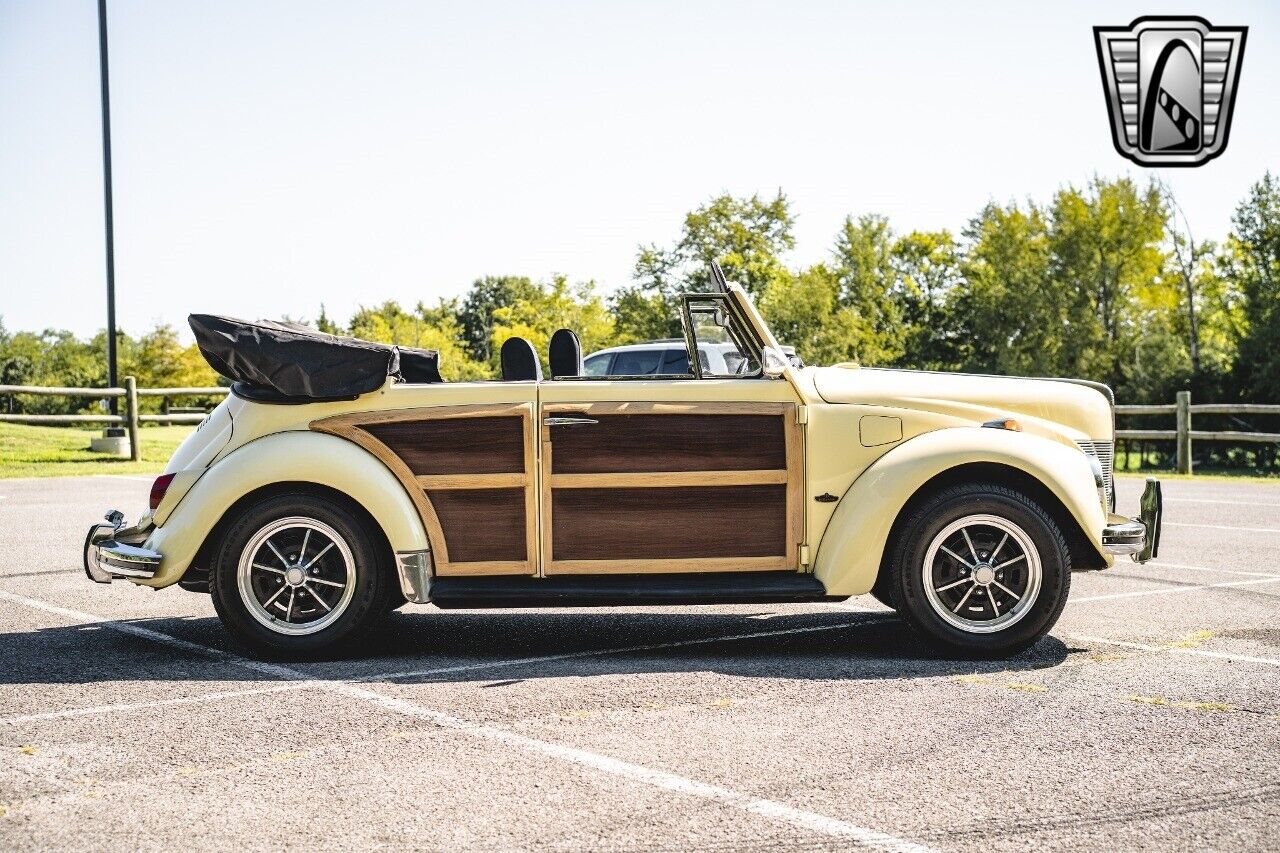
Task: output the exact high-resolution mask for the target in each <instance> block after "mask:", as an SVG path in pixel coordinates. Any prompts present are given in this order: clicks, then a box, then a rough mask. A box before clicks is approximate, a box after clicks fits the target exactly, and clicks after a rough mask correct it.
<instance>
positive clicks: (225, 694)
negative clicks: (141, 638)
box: [0, 681, 305, 724]
mask: <svg viewBox="0 0 1280 853" xmlns="http://www.w3.org/2000/svg"><path fill="white" fill-rule="evenodd" d="M303 686H305V683H304V684H298V683H296V682H292V681H291V682H289V683H287V684H276V685H273V686H271V687H253V688H250V689H247V690H220V691H218V692H217V693H201V694H199V695H198V696H182V697H179V698H177V699H156V700H154V701H151V702H120V703H118V704H115V705H91V706H89V707H85V708H65V709H63V710H61V711H40V712H38V713H35V714H18V715H17V716H15V717H0V723H11V724H12V723H30V722H35V721H38V720H60V719H64V718H67V717H90V716H93V715H95V714H122V713H128V712H129V711H142V710H146V709H148V708H163V707H165V706H166V705H196V704H199V703H201V702H217V701H219V700H221V699H234V698H236V697H238V696H255V695H258V694H261V693H283V692H285V691H286V690H297V689H298V688H300V687H303Z"/></svg>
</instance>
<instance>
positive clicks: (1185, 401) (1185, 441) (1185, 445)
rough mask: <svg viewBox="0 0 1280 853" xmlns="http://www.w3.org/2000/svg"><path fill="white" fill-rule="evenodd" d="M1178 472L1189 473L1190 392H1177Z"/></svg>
mask: <svg viewBox="0 0 1280 853" xmlns="http://www.w3.org/2000/svg"><path fill="white" fill-rule="evenodd" d="M1178 473H1179V474H1190V473H1191V392H1190V391H1179V392H1178Z"/></svg>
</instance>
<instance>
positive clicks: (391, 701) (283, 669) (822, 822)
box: [0, 591, 933, 853]
mask: <svg viewBox="0 0 1280 853" xmlns="http://www.w3.org/2000/svg"><path fill="white" fill-rule="evenodd" d="M0 599H3V600H5V601H9V602H12V603H15V604H23V605H26V606H28V607H33V608H35V609H37V610H43V611H45V612H47V613H54V614H58V615H60V616H64V617H66V618H69V619H73V620H75V621H77V622H80V623H97V624H101V625H102V626H103V627H106V628H110V629H113V630H119V631H123V632H125V633H128V634H133V635H135V636H139V637H145V638H147V639H149V640H154V641H155V642H158V643H163V644H165V645H170V646H174V647H176V648H182V649H199V650H202V651H203V652H204V653H206V654H209V655H211V656H213V657H216V658H220V659H222V660H225V661H227V662H228V663H231V664H234V665H236V666H240V667H243V668H245V669H249V670H253V671H255V672H263V673H267V674H270V675H275V676H276V677H279V678H285V679H290V680H297V681H310V682H312V683H314V685H315V686H316V687H318V688H321V689H324V690H328V691H330V692H332V693H337V694H339V695H343V696H348V697H351V698H355V699H361V700H364V701H366V702H370V703H372V704H374V705H377V706H378V707H380V708H384V709H386V710H389V711H393V712H395V713H399V714H403V715H406V716H410V717H415V718H417V719H425V720H429V721H431V722H433V723H435V724H436V725H438V726H443V727H445V728H449V729H452V730H454V731H457V732H460V733H462V734H466V735H469V736H471V737H475V738H480V739H483V740H489V741H494V742H497V743H502V744H506V745H507V746H514V747H517V748H519V749H523V750H525V751H527V752H536V753H539V754H542V755H545V756H548V757H550V758H556V759H559V760H561V761H566V762H569V763H572V764H576V765H578V766H581V767H589V768H592V769H595V770H599V771H602V772H605V773H609V774H611V775H614V776H620V777H623V778H626V779H631V780H633V781H637V782H642V783H644V784H647V785H650V786H653V787H656V788H662V789H665V790H668V791H674V792H676V793H681V794H685V795H688V796H694V797H699V798H701V799H706V800H711V801H713V802H716V803H719V804H721V805H725V806H729V807H731V808H736V809H739V810H741V811H746V812H750V813H752V814H756V815H759V816H761V817H765V818H769V819H771V820H776V821H780V822H782V823H787V824H790V825H792V826H795V827H797V828H800V829H807V830H809V831H810V832H815V833H818V834H821V835H826V836H829V837H833V838H843V839H846V840H848V841H852V842H854V843H856V844H860V845H862V846H864V847H870V848H873V849H876V850H886V851H900V853H933V851H932V848H929V847H926V846H924V845H920V844H915V843H913V842H910V841H906V840H905V839H901V838H897V837H896V836H893V835H889V834H887V833H883V832H877V831H876V830H873V829H868V828H866V827H862V826H858V825H856V824H853V823H849V822H847V821H842V820H837V819H836V818H832V817H827V816H826V815H821V814H818V813H816V812H809V811H805V810H803V809H797V808H795V807H793V806H789V805H787V804H786V803H780V802H777V801H776V800H767V799H764V798H761V797H755V796H752V795H750V794H743V793H741V792H739V791H734V790H732V789H730V788H724V787H721V786H719V785H711V784H708V783H706V782H699V781H697V780H694V779H687V778H685V777H683V776H680V775H677V774H675V773H669V772H667V771H665V770H657V769H654V768H651V767H645V766H643V765H640V764H633V763H631V762H629V761H622V760H620V759H617V758H611V757H609V756H607V755H602V754H600V753H596V752H590V751H588V750H585V749H577V748H575V747H570V746H563V745H561V744H557V743H552V742H550V741H544V740H538V739H537V738H532V737H528V736H526V735H522V734H519V733H517V732H512V731H508V730H506V729H500V728H498V727H496V726H488V725H482V724H478V723H471V722H468V721H466V720H462V719H459V718H457V717H453V716H450V715H448V714H445V713H444V712H442V711H437V710H435V709H433V708H428V707H426V706H425V705H420V704H418V703H416V702H412V701H410V700H408V699H402V698H399V697H395V696H384V695H383V694H381V693H377V692H375V691H373V690H369V689H367V688H365V687H361V686H359V685H357V684H352V683H348V682H343V681H317V680H314V679H309V678H308V677H307V675H306V673H303V672H301V671H299V670H295V669H291V668H290V667H287V666H282V665H280V664H273V663H266V662H264V661H256V660H252V659H250V658H244V657H240V656H239V655H233V654H230V653H227V652H222V651H219V650H217V649H211V648H208V647H206V646H200V645H198V644H196V643H190V642H188V641H186V640H182V639H179V638H177V637H173V636H170V635H169V634H164V633H161V632H160V631H152V630H151V629H149V628H141V627H139V626H137V625H131V624H129V623H127V622H113V621H111V620H109V619H107V618H106V617H103V616H98V615H95V614H93V613H85V612H83V611H79V610H72V609H70V608H67V607H60V606H58V605H56V604H51V603H50V602H47V601H41V600H39V599H35V598H28V597H26V596H21V595H14V594H13V593H9V592H4V591H0ZM811 627H812V626H811ZM799 630H801V629H788V630H787V631H785V632H782V631H779V632H767V633H798V632H799ZM765 633H766V632H753V634H752V636H755V635H760V634H765ZM686 642H687V641H686Z"/></svg>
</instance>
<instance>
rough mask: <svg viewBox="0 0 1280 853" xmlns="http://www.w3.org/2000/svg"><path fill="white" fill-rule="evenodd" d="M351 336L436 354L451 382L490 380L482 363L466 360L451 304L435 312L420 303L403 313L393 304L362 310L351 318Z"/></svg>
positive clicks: (438, 308)
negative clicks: (413, 308)
mask: <svg viewBox="0 0 1280 853" xmlns="http://www.w3.org/2000/svg"><path fill="white" fill-rule="evenodd" d="M349 329H350V332H351V335H352V336H353V337H357V338H363V339H365V340H370V341H380V342H382V343H388V344H396V345H398V346H406V347H416V348H419V349H431V350H435V351H436V352H438V353H439V355H440V375H441V377H443V378H444V379H445V380H447V381H450V382H466V381H471V380H476V379H488V378H491V377H492V375H493V373H492V371H491V370H490V369H489V366H488V365H487V364H486V363H485V362H481V361H476V360H475V359H473V358H470V357H469V353H468V351H467V348H466V347H465V346H464V344H463V342H462V327H461V324H460V323H459V322H458V320H457V317H456V315H455V310H454V307H453V304H452V303H450V302H441V303H439V304H438V305H436V306H435V307H434V308H428V307H427V306H425V305H423V304H422V303H418V306H417V308H416V309H415V310H413V311H406V310H405V309H404V308H402V307H401V306H400V304H399V303H398V302H396V301H394V300H388V301H386V302H384V303H382V304H381V305H378V306H375V307H372V308H361V309H360V310H358V311H357V312H356V313H355V315H354V316H353V317H352V318H351V323H350V325H349Z"/></svg>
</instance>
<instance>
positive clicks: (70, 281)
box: [0, 0, 1280, 334]
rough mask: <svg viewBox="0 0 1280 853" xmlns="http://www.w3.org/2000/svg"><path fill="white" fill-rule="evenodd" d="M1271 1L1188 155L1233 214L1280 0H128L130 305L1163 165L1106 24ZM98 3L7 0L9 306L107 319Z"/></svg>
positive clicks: (961, 215)
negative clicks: (1226, 105) (1100, 63)
mask: <svg viewBox="0 0 1280 853" xmlns="http://www.w3.org/2000/svg"><path fill="white" fill-rule="evenodd" d="M1153 13H1159V14H1178V13H1190V14H1200V15H1203V16H1205V17H1207V18H1209V20H1210V21H1211V22H1212V23H1215V24H1220V25H1239V24H1245V25H1248V26H1249V27H1250V31H1249V36H1248V44H1247V48H1246V52H1245V57H1244V65H1243V74H1242V78H1241V85H1240V94H1239V97H1238V99H1237V104H1236V111H1235V119H1234V123H1233V127H1232V131H1231V137H1230V145H1229V147H1228V149H1227V151H1226V153H1225V154H1224V155H1223V156H1222V157H1220V158H1219V159H1218V160H1215V161H1213V162H1211V163H1210V164H1208V165H1206V166H1203V167H1201V168H1198V169H1190V170H1161V173H1162V174H1163V176H1164V177H1165V178H1166V179H1167V180H1168V181H1169V183H1170V184H1171V185H1172V186H1173V188H1174V190H1175V192H1176V194H1177V195H1178V197H1179V199H1180V201H1181V203H1182V205H1183V206H1184V208H1186V210H1187V212H1188V214H1189V215H1190V218H1191V222H1192V225H1193V227H1194V229H1195V230H1196V232H1197V236H1203V237H1213V238H1220V237H1221V236H1223V235H1224V234H1225V232H1226V230H1227V227H1228V225H1229V220H1230V216H1231V212H1232V209H1233V208H1234V206H1235V204H1236V203H1237V202H1238V201H1239V200H1240V198H1241V197H1242V196H1243V195H1244V193H1245V192H1246V190H1247V189H1248V186H1249V185H1250V184H1251V183H1252V182H1254V181H1255V180H1257V179H1258V178H1260V177H1261V176H1262V174H1263V172H1264V171H1266V170H1267V169H1268V168H1269V169H1271V170H1272V171H1280V34H1278V28H1280V4H1276V3H1222V2H1215V3H1201V4H1198V5H1195V4H1188V3H1185V2H1175V0H1169V1H1168V2H1161V3H1160V4H1157V5H1156V6H1152V5H1148V4H1141V5H1140V4H1133V3H1127V2H1106V3H1076V2H1071V3H1067V2H1062V3H1058V4H1055V5H1050V4H1048V3H1027V2H1020V3H1013V2H1010V3H995V2H992V3H981V4H977V3H974V4H968V3H966V4H961V3H923V2H921V3H892V4H890V3H884V4H869V3H853V2H785V3H784V2H776V3H742V2H725V3H711V2H643V3H642V2H612V1H611V0H596V2H562V3H552V2H544V3H533V2H525V3H501V2H467V3H456V2H455V3H425V2H416V3H415V2H404V3H398V2H359V3H355V2H283V0H256V2H230V0H220V1H219V2H176V0H175V1H174V2H167V1H166V2H161V0H153V2H137V0H109V13H108V14H109V22H110V36H111V84H112V93H111V94H112V122H113V130H114V138H113V143H114V148H115V190H116V259H117V260H116V276H117V289H118V296H117V299H118V314H119V322H120V325H121V326H122V327H123V328H125V329H128V330H131V331H134V332H138V331H142V330H143V329H144V328H147V327H150V326H151V325H153V324H154V323H156V322H157V321H163V322H171V323H174V324H175V325H178V326H179V327H185V322H184V321H185V316H186V314H187V313H189V312H191V311H209V312H222V313H229V314H234V315H239V316H246V317H277V316H280V315H283V314H289V315H292V316H293V317H306V318H314V316H315V314H316V312H317V309H318V306H319V304H320V303H321V302H324V303H325V305H326V307H327V309H328V311H329V313H330V314H331V315H332V316H335V317H337V318H339V319H343V320H345V319H346V317H347V316H348V315H349V314H350V313H351V311H352V310H354V309H355V308H356V307H357V306H358V305H360V304H371V303H374V302H379V301H381V300H383V299H386V298H395V299H398V300H400V301H402V302H404V303H406V304H408V305H412V304H414V303H416V302H417V301H418V300H419V299H424V300H427V301H428V302H434V300H435V299H436V298H437V297H440V296H454V295H458V294H460V293H462V292H463V291H464V290H465V289H466V288H467V286H468V285H469V284H470V282H471V281H472V280H473V279H474V278H476V277H478V276H481V275H485V274H504V273H510V274H523V275H529V276H533V277H536V278H545V277H547V276H550V275H551V274H552V273H557V272H559V273H565V274H567V275H568V276H570V278H572V279H575V280H583V279H589V278H590V279H595V280H596V281H597V282H598V283H599V284H600V285H601V286H602V287H604V288H606V289H608V288H612V287H616V286H617V285H619V284H622V283H625V282H626V281H627V280H628V278H629V276H630V273H631V268H632V264H633V262H634V258H635V251H636V246H637V244H638V243H641V242H653V241H657V242H663V243H666V242H670V241H671V240H673V239H674V238H675V236H676V234H677V232H678V230H679V226H680V221H681V217H682V215H683V214H684V213H685V212H686V211H688V210H689V209H691V208H693V207H695V206H697V205H698V204H699V203H701V202H703V201H704V200H706V199H707V198H709V197H710V196H712V195H714V194H716V193H719V192H722V191H729V192H733V193H738V194H749V193H752V192H759V193H763V194H772V193H773V192H774V191H776V190H777V189H778V188H782V189H783V190H784V191H785V192H786V193H787V195H788V196H789V198H790V199H791V202H792V205H793V209H794V210H795V212H796V213H797V214H798V218H799V221H798V224H797V227H796V236H797V247H796V250H795V252H794V253H793V256H792V257H791V258H790V260H791V261H792V262H794V263H807V262H811V261H815V260H819V259H821V258H823V257H824V256H825V255H826V253H827V252H828V251H829V249H830V246H831V243H832V240H833V236H834V234H835V232H836V230H837V228H838V227H839V225H840V222H841V220H842V219H843V217H844V216H845V215H846V214H849V213H854V214H858V213H864V212H881V213H884V214H887V215H888V216H889V217H890V218H891V220H892V221H893V224H894V225H895V227H896V228H898V229H899V230H910V229H913V228H930V229H932V228H944V227H945V228H950V229H952V230H953V231H959V230H960V229H961V228H962V227H963V226H964V223H965V222H966V220H967V219H968V218H969V217H971V216H972V215H973V214H974V213H975V212H977V210H978V209H979V208H980V207H981V206H982V205H983V204H984V203H985V202H986V201H988V200H989V199H995V200H998V201H1008V200H1011V199H1024V198H1028V197H1030V198H1034V199H1037V200H1041V201H1044V200H1047V199H1048V198H1049V197H1050V196H1051V195H1052V193H1053V192H1054V191H1055V190H1056V189H1057V188H1058V187H1060V186H1063V185H1064V184H1066V183H1069V182H1071V183H1076V184H1080V183H1083V182H1085V181H1087V180H1088V179H1089V178H1090V176H1092V175H1094V174H1095V173H1096V174H1099V175H1103V176H1107V177H1115V176H1119V175H1124V174H1132V175H1136V176H1138V177H1144V176H1145V175H1147V174H1152V173H1154V171H1153V170H1144V169H1141V168H1139V167H1136V166H1132V165H1130V164H1129V163H1128V162H1127V161H1125V160H1123V159H1122V158H1121V157H1120V156H1119V155H1118V154H1116V152H1115V151H1114V149H1113V148H1112V144H1111V139H1110V135H1109V133H1110V132H1109V130H1108V125H1107V114H1106V109H1105V106H1104V102H1103V95H1102V86H1101V83H1100V81H1099V75H1098V67H1097V60H1096V58H1095V51H1094V44H1093V34H1092V30H1091V28H1092V26H1093V25H1095V24H1106V25H1127V24H1128V23H1129V22H1130V21H1131V20H1132V19H1133V18H1135V17H1138V16H1139V15H1143V14H1153ZM97 62H98V57H97V23H96V16H95V5H94V0H0V315H3V319H4V323H5V325H6V326H7V327H8V328H9V329H10V330H16V329H41V328H44V327H47V326H55V327H60V328H70V329H72V330H74V331H76V332H77V333H80V334H88V333H91V332H93V331H94V330H95V329H97V328H100V327H102V326H103V325H104V324H105V297H104V286H103V282H104V273H103V242H102V185H101V180H102V176H101V149H100V136H99V134H100V127H99V113H98V109H99V107H98V76H97V75H98V66H97Z"/></svg>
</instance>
